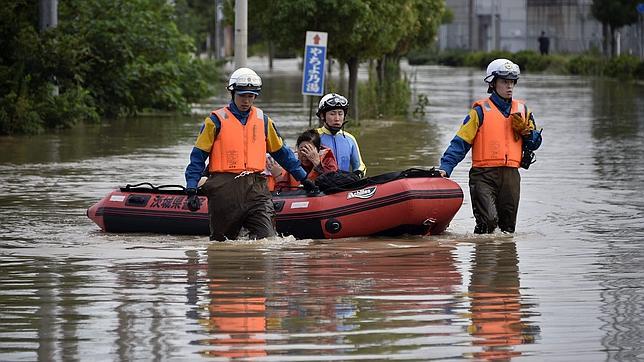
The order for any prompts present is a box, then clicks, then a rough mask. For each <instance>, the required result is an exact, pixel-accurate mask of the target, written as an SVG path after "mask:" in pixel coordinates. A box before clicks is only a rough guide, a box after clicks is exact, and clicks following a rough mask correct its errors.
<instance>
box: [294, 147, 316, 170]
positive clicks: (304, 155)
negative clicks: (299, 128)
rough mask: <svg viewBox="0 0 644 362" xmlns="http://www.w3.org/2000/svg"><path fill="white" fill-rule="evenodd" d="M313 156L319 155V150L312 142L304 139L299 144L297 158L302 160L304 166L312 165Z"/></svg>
mask: <svg viewBox="0 0 644 362" xmlns="http://www.w3.org/2000/svg"><path fill="white" fill-rule="evenodd" d="M312 157H319V155H318V151H317V149H316V148H315V145H313V143H312V142H309V141H303V142H301V143H300V144H299V145H297V158H299V159H300V162H301V163H302V165H304V166H309V165H311V164H312V163H311V158H312Z"/></svg>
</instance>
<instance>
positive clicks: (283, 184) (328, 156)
mask: <svg viewBox="0 0 644 362" xmlns="http://www.w3.org/2000/svg"><path fill="white" fill-rule="evenodd" d="M296 147H297V158H298V159H299V160H300V162H301V163H302V168H304V170H305V171H306V172H307V178H308V179H309V180H311V181H314V180H315V179H316V178H317V177H318V176H319V175H321V174H323V173H327V172H334V171H337V170H338V163H337V162H336V160H335V156H334V155H333V151H331V149H330V148H327V147H324V146H322V145H321V143H320V134H319V133H318V132H317V131H316V130H314V129H310V130H306V131H304V133H302V134H301V135H300V136H299V137H298V138H297V142H296ZM269 163H270V162H269ZM267 167H270V168H269V170H270V172H271V175H272V177H273V178H274V180H275V189H277V190H280V189H284V188H292V189H294V188H297V187H298V186H299V185H300V182H299V181H297V180H296V179H295V178H294V177H293V176H292V175H291V174H289V173H288V172H286V171H284V170H283V169H281V167H279V166H278V165H276V164H275V163H274V162H273V163H272V164H271V165H267ZM269 184H270V182H269Z"/></svg>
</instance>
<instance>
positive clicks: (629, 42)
mask: <svg viewBox="0 0 644 362" xmlns="http://www.w3.org/2000/svg"><path fill="white" fill-rule="evenodd" d="M445 4H446V6H447V7H448V8H449V9H451V11H452V12H453V13H454V19H453V22H452V23H451V24H445V25H442V26H441V27H440V29H439V36H438V47H439V49H441V50H445V49H465V50H483V51H490V50H496V49H499V50H508V51H511V52H517V51H520V50H525V49H530V50H534V51H538V49H539V45H538V42H537V38H538V37H539V35H540V34H541V31H545V33H546V35H547V36H548V37H549V38H550V53H551V54H552V53H581V52H585V51H588V50H590V49H592V48H597V49H599V50H601V49H602V39H603V32H602V24H601V23H600V22H599V21H597V20H596V19H595V18H594V17H593V16H592V14H591V12H590V8H591V4H592V0H446V1H445ZM642 26H643V25H642V24H634V25H631V26H627V27H624V28H622V29H621V30H620V35H621V36H620V50H621V53H622V54H633V55H639V56H640V57H643V56H644V50H643V49H642V48H643V43H644V42H643V41H642V34H641V33H642V31H641V28H642Z"/></svg>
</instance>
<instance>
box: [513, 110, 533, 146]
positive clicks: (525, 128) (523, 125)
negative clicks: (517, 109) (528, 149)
mask: <svg viewBox="0 0 644 362" xmlns="http://www.w3.org/2000/svg"><path fill="white" fill-rule="evenodd" d="M511 117H512V130H513V131H514V139H515V140H516V141H518V140H519V138H521V136H525V135H527V134H528V133H530V124H529V123H528V120H527V119H525V118H523V116H522V115H521V113H512V115H511Z"/></svg>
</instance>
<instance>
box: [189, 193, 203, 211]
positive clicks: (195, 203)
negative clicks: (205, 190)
mask: <svg viewBox="0 0 644 362" xmlns="http://www.w3.org/2000/svg"><path fill="white" fill-rule="evenodd" d="M186 194H187V195H188V200H187V201H186V206H188V210H190V211H197V210H199V209H201V200H199V196H197V189H195V188H193V187H191V188H188V189H186Z"/></svg>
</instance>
